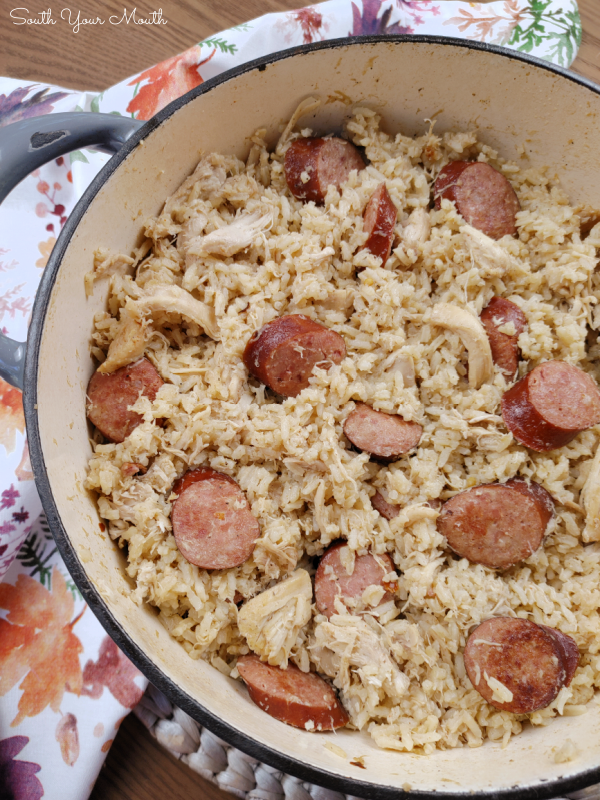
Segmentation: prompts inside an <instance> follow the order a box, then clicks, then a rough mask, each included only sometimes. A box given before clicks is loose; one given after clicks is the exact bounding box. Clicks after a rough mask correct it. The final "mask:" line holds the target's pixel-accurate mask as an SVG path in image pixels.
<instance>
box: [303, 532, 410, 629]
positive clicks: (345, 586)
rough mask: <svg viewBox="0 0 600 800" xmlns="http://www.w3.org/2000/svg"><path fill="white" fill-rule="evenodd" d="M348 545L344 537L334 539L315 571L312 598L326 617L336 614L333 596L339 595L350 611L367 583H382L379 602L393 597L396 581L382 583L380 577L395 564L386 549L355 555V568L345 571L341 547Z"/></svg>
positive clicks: (378, 584) (377, 584)
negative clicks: (337, 539)
mask: <svg viewBox="0 0 600 800" xmlns="http://www.w3.org/2000/svg"><path fill="white" fill-rule="evenodd" d="M347 547H348V545H347V544H346V542H344V541H339V542H334V544H332V545H331V547H328V548H327V550H326V551H325V552H324V553H323V555H322V557H321V560H320V562H319V566H318V568H317V573H316V575H315V600H316V603H317V608H318V609H319V611H320V612H321V614H325V616H326V617H327V618H329V617H331V615H332V614H337V611H336V610H335V602H334V600H335V598H336V597H339V598H340V600H341V601H342V603H343V604H344V605H345V606H346V608H347V609H348V611H349V612H350V613H352V612H353V610H354V609H355V608H356V603H357V601H360V599H361V597H362V593H363V592H364V590H365V589H366V588H367V586H383V588H384V589H385V590H386V591H385V594H384V595H383V597H382V598H381V600H380V602H379V605H381V603H386V602H387V601H388V600H390V599H391V598H392V597H393V594H392V593H393V592H395V590H396V585H395V583H384V582H383V578H384V576H385V575H387V573H388V572H393V571H394V570H395V569H396V568H395V567H394V562H393V561H392V559H391V558H390V556H389V555H388V554H387V553H384V554H383V555H381V556H375V555H373V554H372V553H367V554H366V555H364V556H359V555H356V556H355V557H354V571H353V573H352V575H348V573H347V572H346V568H345V567H344V564H343V563H342V557H343V555H344V553H343V551H344V550H346V549H347Z"/></svg>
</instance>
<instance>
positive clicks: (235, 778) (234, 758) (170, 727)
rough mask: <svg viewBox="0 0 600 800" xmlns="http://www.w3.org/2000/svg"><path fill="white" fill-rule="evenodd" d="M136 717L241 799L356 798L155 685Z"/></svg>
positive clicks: (579, 799)
mask: <svg viewBox="0 0 600 800" xmlns="http://www.w3.org/2000/svg"><path fill="white" fill-rule="evenodd" d="M133 713H134V714H135V715H136V717H137V718H138V719H139V720H140V721H141V722H142V723H143V724H144V725H145V726H146V728H148V730H149V731H150V733H151V734H152V736H154V738H155V739H156V740H157V741H158V742H159V744H161V745H162V746H163V747H164V748H166V749H167V750H168V751H169V752H170V753H171V754H172V755H173V756H175V758H177V759H180V760H181V761H183V762H184V764H187V765H188V767H190V768H191V769H193V770H194V772H197V773H198V774H199V775H201V776H202V777H203V778H204V779H205V780H207V781H210V782H211V783H214V784H216V785H217V786H218V787H219V788H220V789H223V791H225V792H230V793H231V794H233V795H235V796H236V797H239V798H240V800H358V798H355V797H353V796H352V795H349V794H342V793H341V792H334V791H333V790H332V789H324V788H323V787H322V786H316V785H315V784H314V783H304V782H302V781H301V780H300V779H299V778H294V777H292V776H291V775H286V774H285V772H280V771H279V770H276V769H274V768H273V767H269V766H267V765H266V764H261V763H260V761H257V760H256V759H255V758H252V757H251V756H247V755H246V754H245V753H242V751H241V750H236V749H235V747H231V746H230V745H228V744H227V743H226V742H224V741H223V740H222V739H219V737H218V736H215V735H214V734H213V733H211V732H210V731H209V730H208V728H202V727H201V726H200V725H199V724H198V723H197V722H196V721H195V720H193V719H192V718H191V717H190V716H189V715H188V714H186V713H185V711H182V710H181V709H180V708H177V706H174V705H172V704H171V702H170V701H169V700H168V699H167V698H166V697H165V695H164V694H163V693H162V692H160V691H159V690H158V689H156V687H154V686H152V684H149V686H148V689H147V690H146V693H145V694H144V696H143V697H142V699H141V700H140V702H139V703H138V705H137V706H136V707H135V708H134V709H133ZM567 798H568V799H569V800H600V784H596V785H594V786H590V787H589V788H587V789H583V790H582V791H580V792H574V793H573V794H569V795H565V797H564V798H562V797H560V798H554V800H566V799H567Z"/></svg>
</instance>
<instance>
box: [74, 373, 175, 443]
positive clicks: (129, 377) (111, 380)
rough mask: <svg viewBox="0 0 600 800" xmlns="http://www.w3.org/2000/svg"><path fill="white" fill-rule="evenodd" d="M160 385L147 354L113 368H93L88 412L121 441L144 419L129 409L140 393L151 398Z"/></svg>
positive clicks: (105, 431)
mask: <svg viewBox="0 0 600 800" xmlns="http://www.w3.org/2000/svg"><path fill="white" fill-rule="evenodd" d="M162 385H163V379H162V378H161V377H160V375H159V374H158V372H157V371H156V369H155V368H154V366H153V365H152V364H151V363H150V361H148V359H147V358H141V359H140V360H139V361H136V362H135V363H134V364H128V365H127V366H126V367H121V369H118V370H116V371H115V372H110V373H107V374H103V373H101V372H94V374H93V375H92V378H91V380H90V382H89V384H88V387H87V397H88V404H87V416H88V419H89V420H90V422H91V423H92V424H94V425H95V426H96V427H97V428H98V430H99V431H100V433H101V434H102V435H103V436H105V437H106V438H107V439H110V441H111V442H117V443H118V442H123V441H124V440H125V439H126V438H127V437H128V436H129V434H130V433H131V432H132V431H133V430H135V428H137V426H138V425H139V424H140V423H141V422H143V418H142V416H141V415H140V414H136V413H135V412H134V411H129V410H128V408H129V406H132V405H133V404H134V403H135V402H136V400H138V398H139V396H140V395H144V396H145V397H149V398H150V400H154V398H155V397H156V393H157V392H158V390H159V389H160V387H161V386H162Z"/></svg>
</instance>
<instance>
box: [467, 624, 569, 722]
mask: <svg viewBox="0 0 600 800" xmlns="http://www.w3.org/2000/svg"><path fill="white" fill-rule="evenodd" d="M578 663H579V651H578V649H577V644H576V643H575V641H574V640H573V639H572V638H571V637H570V636H566V635H565V634H564V633H561V632H560V631H558V630H555V629H554V628H549V627H547V626H546V625H537V624H536V623H535V622H532V621H531V620H528V619H515V618H513V617H494V618H492V619H488V620H486V621H485V622H482V623H481V625H478V626H477V627H476V628H475V630H474V631H473V632H472V633H471V635H470V636H469V639H468V641H467V646H466V647H465V669H466V670H467V674H468V676H469V678H470V680H471V683H472V684H473V686H474V687H475V688H476V689H477V691H478V692H479V694H480V695H481V696H482V697H484V698H485V699H486V700H487V701H488V703H491V704H492V705H493V706H495V708H498V709H500V710H503V711H510V712H512V713H513V714H531V713H532V712H533V711H538V710H539V709H540V708H545V707H546V706H548V705H550V703H552V701H553V700H555V699H556V698H557V696H558V693H559V692H560V690H561V689H562V688H563V687H565V686H569V684H570V683H571V680H572V678H573V675H574V673H575V670H576V669H577V665H578Z"/></svg>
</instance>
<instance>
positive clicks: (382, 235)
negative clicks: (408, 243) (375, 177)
mask: <svg viewBox="0 0 600 800" xmlns="http://www.w3.org/2000/svg"><path fill="white" fill-rule="evenodd" d="M397 218H398V209H397V208H396V206H395V205H394V201H393V200H392V198H391V197H390V194H389V192H388V190H387V188H386V185H385V183H380V184H379V186H378V187H377V189H375V191H374V192H373V194H372V195H371V197H370V198H369V202H368V203H367V206H366V208H365V213H364V214H363V227H364V230H365V233H368V234H369V238H368V239H367V241H366V242H365V244H364V248H365V249H366V250H368V251H369V252H370V253H372V254H373V255H374V256H377V257H378V258H380V259H381V266H382V267H383V265H384V264H385V262H386V261H387V260H388V258H389V257H390V253H391V252H392V243H393V241H394V227H395V225H396V219H397Z"/></svg>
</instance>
